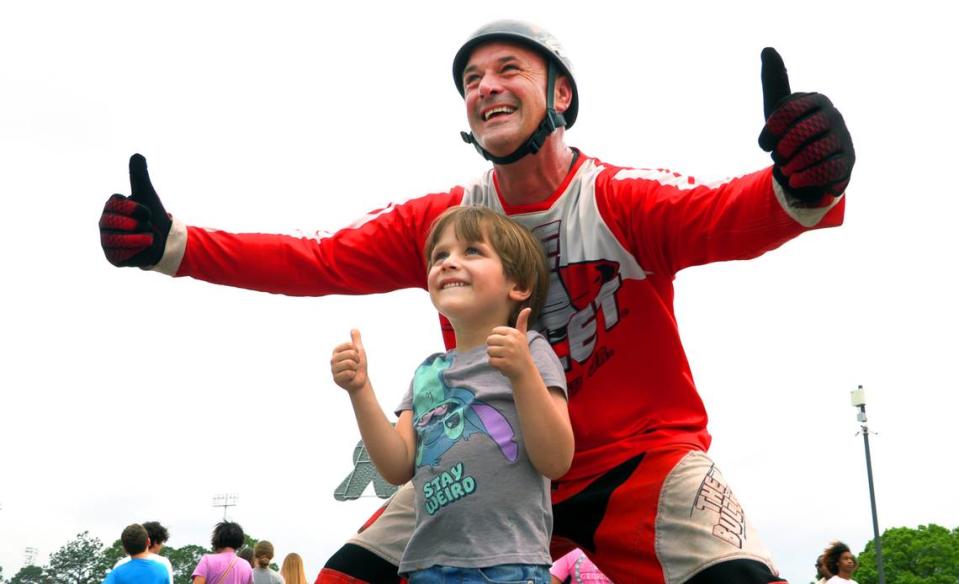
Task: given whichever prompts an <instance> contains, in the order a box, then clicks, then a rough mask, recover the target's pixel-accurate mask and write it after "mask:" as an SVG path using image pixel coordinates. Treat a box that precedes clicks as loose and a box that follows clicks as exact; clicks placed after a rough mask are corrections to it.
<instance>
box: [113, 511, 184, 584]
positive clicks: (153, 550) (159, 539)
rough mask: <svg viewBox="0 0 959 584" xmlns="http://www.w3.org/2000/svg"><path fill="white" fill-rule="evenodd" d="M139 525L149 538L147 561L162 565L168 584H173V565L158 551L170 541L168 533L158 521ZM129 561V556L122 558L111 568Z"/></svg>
mask: <svg viewBox="0 0 959 584" xmlns="http://www.w3.org/2000/svg"><path fill="white" fill-rule="evenodd" d="M141 525H143V529H146V530H147V536H148V537H149V538H150V545H149V546H148V547H147V556H146V557H147V559H148V560H152V561H154V562H159V563H161V564H163V567H165V568H166V571H167V574H169V576H170V584H173V564H171V563H170V560H168V559H166V558H165V557H163V556H161V555H160V550H162V549H163V546H164V545H165V544H166V541H167V540H168V539H170V532H169V531H167V528H166V527H163V526H162V525H160V522H159V521H147V522H146V523H142V524H141ZM129 561H130V556H124V557H122V558H120V559H119V560H117V563H116V565H115V566H113V567H114V568H119V567H120V566H121V565H122V564H125V563H127V562H129Z"/></svg>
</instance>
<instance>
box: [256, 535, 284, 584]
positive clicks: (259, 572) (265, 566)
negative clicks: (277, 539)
mask: <svg viewBox="0 0 959 584" xmlns="http://www.w3.org/2000/svg"><path fill="white" fill-rule="evenodd" d="M271 561H273V544H272V543H270V542H268V541H266V540H262V541H258V542H256V547H254V548H253V584H284V582H283V576H280V574H278V573H277V572H274V571H273V570H271V569H270V562H271Z"/></svg>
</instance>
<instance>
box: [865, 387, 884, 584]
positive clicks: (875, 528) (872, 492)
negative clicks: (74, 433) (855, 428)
mask: <svg viewBox="0 0 959 584" xmlns="http://www.w3.org/2000/svg"><path fill="white" fill-rule="evenodd" d="M859 387H860V389H861V388H862V386H859ZM859 412H860V417H859V420H860V421H861V422H862V426H861V428H862V441H863V444H865V445H866V476H867V477H868V478H869V504H870V505H871V506H872V535H873V541H875V542H876V567H877V570H878V575H879V584H886V572H885V569H884V568H883V563H882V539H881V538H880V537H879V516H878V515H877V514H876V489H875V487H874V486H873V483H872V457H871V456H870V455H869V428H868V427H867V426H866V404H862V405H860V406H859Z"/></svg>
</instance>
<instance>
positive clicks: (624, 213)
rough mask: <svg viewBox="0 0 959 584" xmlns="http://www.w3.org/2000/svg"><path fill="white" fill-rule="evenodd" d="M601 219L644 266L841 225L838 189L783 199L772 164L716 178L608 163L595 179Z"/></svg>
mask: <svg viewBox="0 0 959 584" xmlns="http://www.w3.org/2000/svg"><path fill="white" fill-rule="evenodd" d="M596 195H597V196H596V201H597V206H598V208H599V211H600V213H601V214H602V216H603V218H604V219H605V221H606V223H607V224H608V225H610V227H611V229H613V231H614V233H615V234H616V237H617V238H618V239H619V240H620V242H621V243H622V244H623V245H624V246H625V247H626V248H627V249H628V250H629V251H630V252H631V253H632V254H633V255H634V257H636V259H637V260H638V261H639V263H640V265H642V266H643V268H644V269H645V270H647V271H652V272H658V273H660V274H664V273H668V274H675V273H676V272H678V271H679V270H681V269H683V268H686V267H689V266H695V265H701V264H706V263H710V262H717V261H726V260H742V259H750V258H754V257H756V256H759V255H761V254H763V253H765V252H767V251H769V250H772V249H775V248H777V247H779V246H780V245H782V244H783V243H785V242H786V241H788V240H790V239H792V238H793V237H796V236H797V235H799V234H800V233H802V232H804V231H807V230H809V229H817V228H821V227H833V226H837V225H840V224H841V223H842V219H843V210H844V205H845V197H841V198H839V199H838V200H837V199H831V198H830V200H829V201H827V202H826V206H824V207H822V208H819V209H804V208H799V207H795V208H794V207H790V205H789V203H788V201H787V200H786V198H785V196H784V195H782V193H781V191H780V192H779V193H778V195H777V191H776V190H775V189H774V187H773V178H772V168H771V167H770V168H767V169H765V170H761V171H758V172H755V173H752V174H748V175H746V176H742V177H739V178H734V179H730V180H728V181H725V182H722V183H716V184H709V185H706V184H699V183H697V182H696V181H695V179H693V178H692V177H686V176H683V175H680V174H678V173H673V172H670V171H664V170H636V169H623V168H615V167H613V168H607V169H606V170H605V171H604V172H602V173H601V174H600V176H598V177H597V179H596Z"/></svg>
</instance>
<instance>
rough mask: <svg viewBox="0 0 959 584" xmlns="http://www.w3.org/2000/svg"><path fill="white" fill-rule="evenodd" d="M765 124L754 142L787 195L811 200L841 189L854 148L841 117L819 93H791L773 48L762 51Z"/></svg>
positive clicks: (852, 162)
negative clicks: (766, 156)
mask: <svg viewBox="0 0 959 584" xmlns="http://www.w3.org/2000/svg"><path fill="white" fill-rule="evenodd" d="M762 85H763V107H764V109H765V114H766V125H765V126H764V127H763V130H762V133H760V134H759V146H760V147H761V148H762V149H763V150H765V151H766V152H771V153H772V159H773V174H774V176H775V177H776V180H777V182H779V184H780V186H782V187H783V189H785V190H786V192H787V193H788V194H789V195H791V196H792V197H794V198H796V199H799V200H801V201H803V202H805V203H810V204H812V205H815V204H817V203H819V202H820V201H822V199H823V196H824V195H831V196H833V197H838V196H839V195H841V194H842V193H843V192H845V190H846V185H847V184H849V177H850V175H851V174H852V167H853V164H855V162H856V152H855V150H854V149H853V146H852V138H851V137H850V135H849V130H848V129H847V128H846V122H845V121H844V120H843V119H842V115H841V114H840V113H839V110H837V109H836V108H835V107H834V106H833V105H832V102H831V101H829V98H827V97H826V96H825V95H822V94H819V93H792V92H791V91H790V89H789V77H788V76H787V75H786V66H785V65H784V64H783V60H782V57H780V56H779V53H777V52H776V49H773V48H769V47H767V48H765V49H763V52H762Z"/></svg>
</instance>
